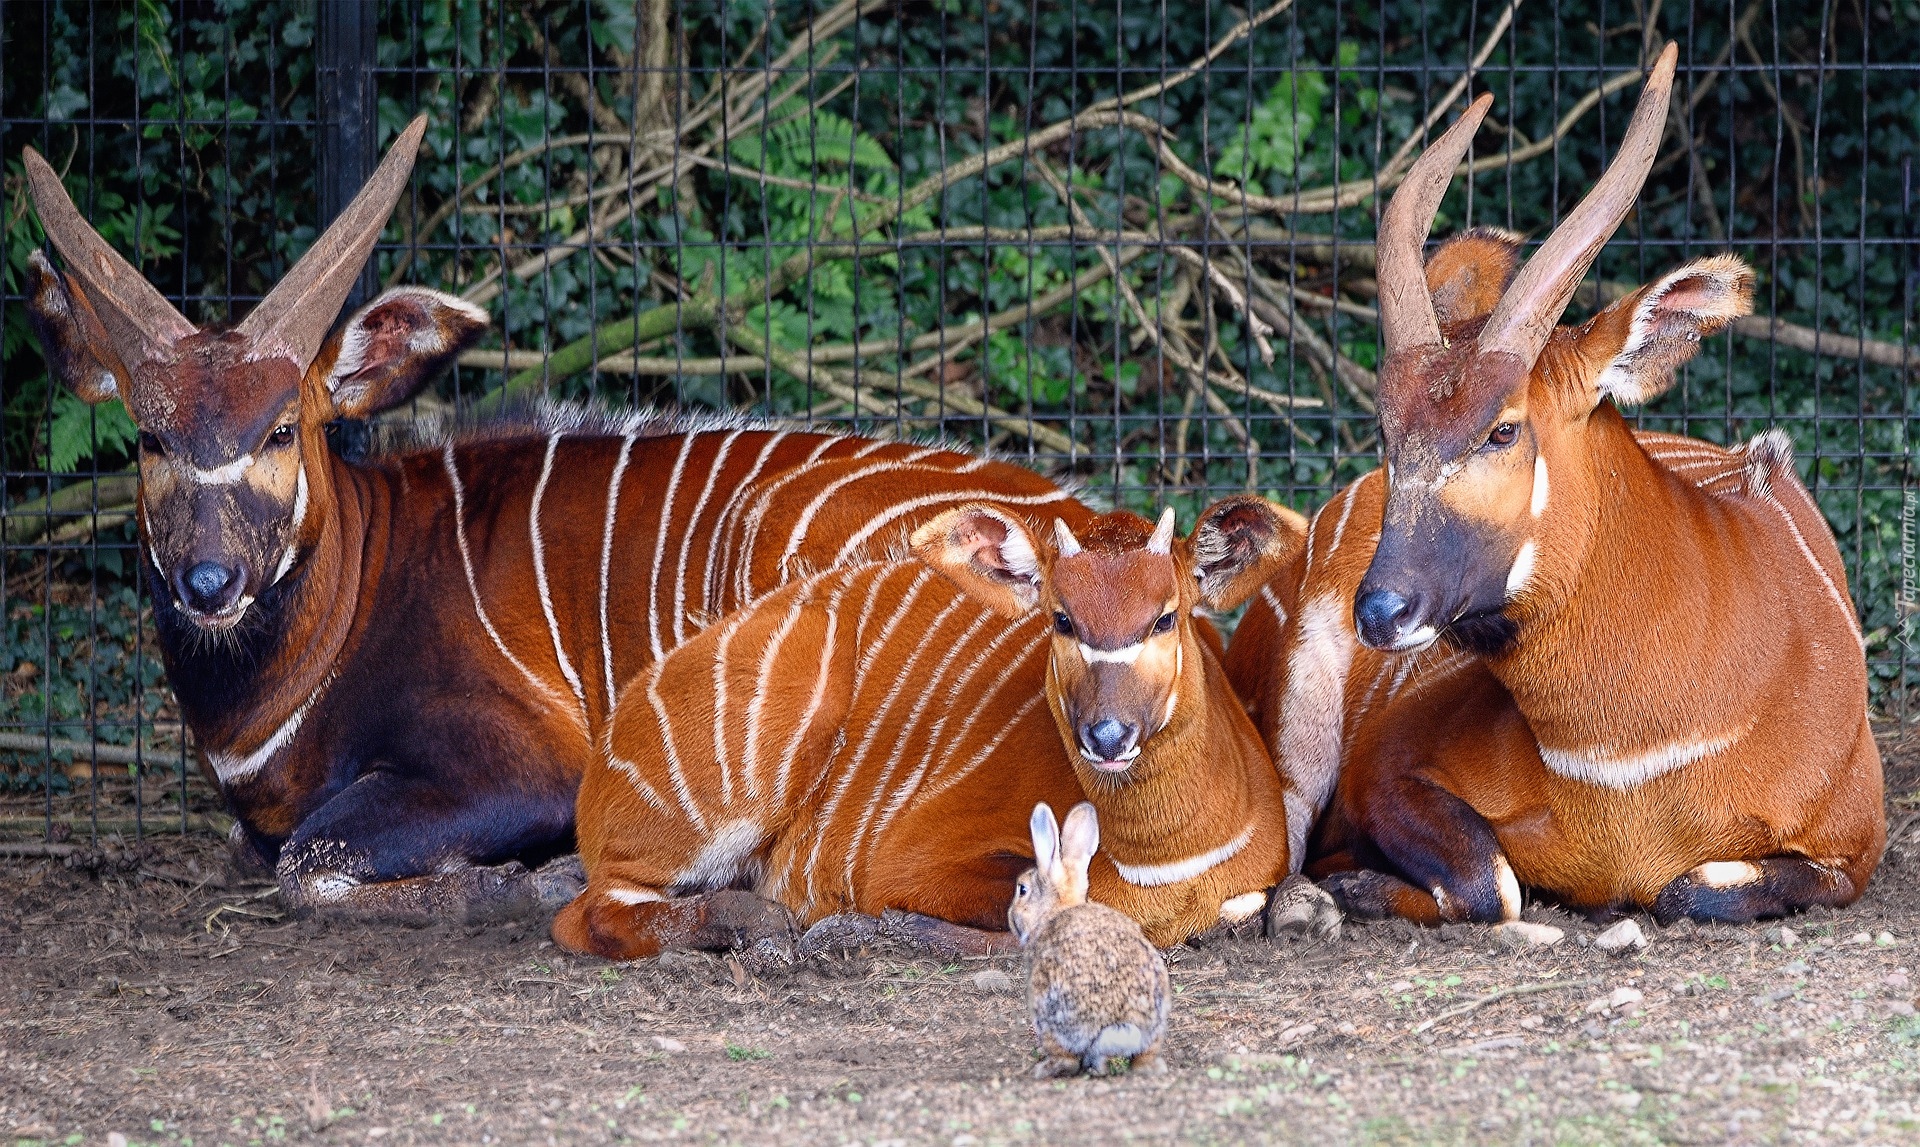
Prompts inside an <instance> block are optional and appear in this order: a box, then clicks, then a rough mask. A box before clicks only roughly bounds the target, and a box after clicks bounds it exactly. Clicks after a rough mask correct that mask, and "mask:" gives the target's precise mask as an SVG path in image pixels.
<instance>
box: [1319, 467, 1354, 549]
mask: <svg viewBox="0 0 1920 1147" xmlns="http://www.w3.org/2000/svg"><path fill="white" fill-rule="evenodd" d="M1359 492H1360V483H1358V482H1355V483H1353V484H1352V485H1350V486H1348V487H1347V496H1346V497H1345V498H1342V499H1341V500H1340V518H1339V520H1338V521H1336V522H1334V523H1333V540H1332V541H1331V542H1329V543H1327V556H1328V557H1332V556H1333V551H1335V550H1337V549H1339V548H1340V538H1341V537H1342V535H1344V534H1345V533H1346V532H1347V516H1348V515H1350V514H1352V513H1353V499H1354V495H1355V494H1358V493H1359Z"/></svg>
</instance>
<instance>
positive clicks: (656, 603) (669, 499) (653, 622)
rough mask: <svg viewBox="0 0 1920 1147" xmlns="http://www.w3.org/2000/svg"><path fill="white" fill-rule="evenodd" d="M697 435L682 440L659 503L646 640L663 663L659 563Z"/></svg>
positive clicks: (665, 653)
mask: <svg viewBox="0 0 1920 1147" xmlns="http://www.w3.org/2000/svg"><path fill="white" fill-rule="evenodd" d="M699 437H700V436H699V435H698V434H688V435H686V436H685V437H683V438H681V439H680V453H679V454H678V455H677V456H676V457H675V458H674V460H673V473H672V476H670V477H669V478H668V479H667V493H666V497H664V498H662V499H660V527H659V529H657V530H655V531H654V537H653V573H652V575H651V576H650V577H649V579H648V580H647V637H648V638H649V639H650V640H651V641H652V642H653V659H654V660H655V661H658V660H660V659H661V658H662V657H665V656H666V655H667V651H666V650H665V649H664V648H662V646H661V644H660V563H661V562H663V561H665V560H666V556H667V523H668V522H669V521H671V520H672V518H673V499H674V495H675V494H677V493H679V491H680V475H681V473H682V472H683V471H685V470H686V468H687V454H688V452H689V451H691V450H692V449H693V443H694V440H695V439H697V438H699Z"/></svg>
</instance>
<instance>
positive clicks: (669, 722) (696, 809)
mask: <svg viewBox="0 0 1920 1147" xmlns="http://www.w3.org/2000/svg"><path fill="white" fill-rule="evenodd" d="M647 704H649V705H651V706H653V721H654V724H656V725H658V726H659V727H660V748H661V749H662V750H663V751H665V753H666V755H667V779H669V780H671V781H672V782H673V795H674V799H676V800H678V801H679V802H680V811H681V812H684V813H686V814H687V819H688V820H690V821H692V822H693V827H694V829H695V831H698V832H702V833H704V832H706V831H707V818H706V817H704V816H702V815H700V805H699V803H698V802H696V801H695V800H694V799H693V790H692V789H690V788H688V787H687V774H686V770H684V769H682V768H681V767H680V750H679V749H677V748H675V747H674V744H673V719H672V718H671V717H668V716H667V706H666V704H665V703H664V702H662V701H661V700H660V663H659V662H658V661H656V662H654V663H653V665H652V666H650V667H649V668H648V669H647Z"/></svg>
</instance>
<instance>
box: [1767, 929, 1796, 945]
mask: <svg viewBox="0 0 1920 1147" xmlns="http://www.w3.org/2000/svg"><path fill="white" fill-rule="evenodd" d="M1766 941H1767V943H1769V944H1778V945H1780V946H1781V947H1782V948H1791V947H1793V946H1794V945H1796V944H1798V943H1799V942H1800V933H1798V932H1795V931H1794V930H1793V929H1791V928H1789V927H1787V926H1786V925H1784V924H1782V925H1781V926H1779V927H1778V928H1769V929H1767V931H1766Z"/></svg>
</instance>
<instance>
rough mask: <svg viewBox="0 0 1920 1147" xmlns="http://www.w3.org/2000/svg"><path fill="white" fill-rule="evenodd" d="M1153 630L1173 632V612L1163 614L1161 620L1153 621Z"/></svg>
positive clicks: (1156, 631)
mask: <svg viewBox="0 0 1920 1147" xmlns="http://www.w3.org/2000/svg"><path fill="white" fill-rule="evenodd" d="M1153 631H1154V632H1155V633H1172V632H1173V615H1172V614H1171V613H1163V614H1161V615H1160V620H1158V621H1156V622H1154V623H1153Z"/></svg>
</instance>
